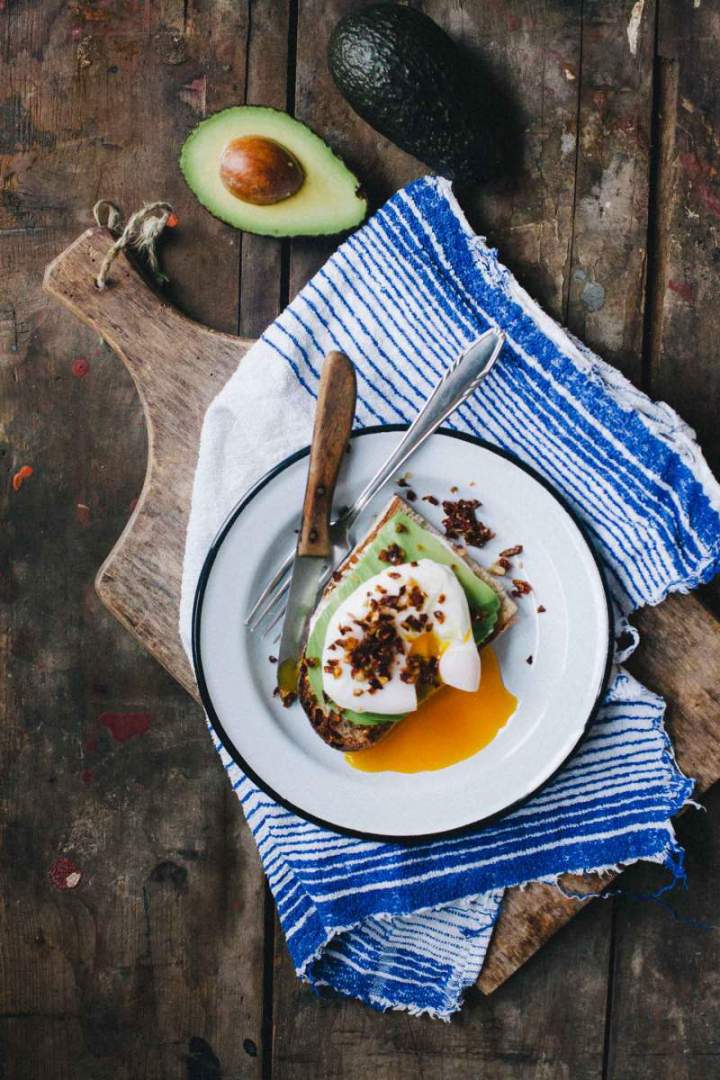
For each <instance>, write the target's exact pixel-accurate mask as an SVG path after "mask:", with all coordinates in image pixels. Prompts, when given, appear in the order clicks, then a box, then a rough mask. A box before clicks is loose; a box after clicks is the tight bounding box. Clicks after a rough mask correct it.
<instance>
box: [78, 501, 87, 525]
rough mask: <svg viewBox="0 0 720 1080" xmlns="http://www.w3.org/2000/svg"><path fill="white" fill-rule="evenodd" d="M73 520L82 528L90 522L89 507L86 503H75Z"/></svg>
mask: <svg viewBox="0 0 720 1080" xmlns="http://www.w3.org/2000/svg"><path fill="white" fill-rule="evenodd" d="M75 520H76V521H77V523H78V525H82V526H83V528H86V527H87V526H88V525H89V524H90V507H89V506H88V505H87V503H75Z"/></svg>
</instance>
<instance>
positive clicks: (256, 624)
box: [248, 573, 292, 630]
mask: <svg viewBox="0 0 720 1080" xmlns="http://www.w3.org/2000/svg"><path fill="white" fill-rule="evenodd" d="M291 581H292V575H291V574H289V573H288V574H286V575H285V576H284V577H283V578H282V580H281V581H279V582H278V584H277V585H276V586H275V588H274V589H273V591H272V592H271V593H270V595H269V596H268V597H267V598H266V600H265V603H264V604H263V606H262V608H261V609H260V610H259V611H258V613H257V615H256V616H255V618H254V619H253V621H252V623H248V626H249V627H250V629H251V630H259V629H260V627H261V626H262V624H263V623H264V622H265V620H266V619H267V617H268V615H270V614H272V612H273V610H274V609H275V607H276V606H277V605H278V604H280V603H281V602H282V599H283V597H284V596H285V593H286V592H287V591H288V589H289V588H290V582H291ZM285 606H286V605H282V607H283V608H284V607H285ZM271 625H272V626H274V625H275V623H274V622H273V623H271Z"/></svg>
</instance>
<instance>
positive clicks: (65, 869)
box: [48, 855, 82, 892]
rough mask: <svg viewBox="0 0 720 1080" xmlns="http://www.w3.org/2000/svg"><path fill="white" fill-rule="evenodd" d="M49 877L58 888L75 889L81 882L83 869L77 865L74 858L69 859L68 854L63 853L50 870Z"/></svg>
mask: <svg viewBox="0 0 720 1080" xmlns="http://www.w3.org/2000/svg"><path fill="white" fill-rule="evenodd" d="M48 877H49V878H50V882H51V884H52V885H54V886H55V888H56V889H59V890H60V891H61V892H64V891H65V890H66V889H74V888H76V887H77V886H78V885H79V884H80V880H81V878H82V870H80V868H79V867H78V866H76V865H75V863H74V862H73V861H72V859H68V857H67V855H61V856H60V858H59V859H56V860H55V862H54V863H53V864H52V866H51V867H50V869H49V870H48Z"/></svg>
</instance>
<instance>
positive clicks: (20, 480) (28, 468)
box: [12, 465, 33, 491]
mask: <svg viewBox="0 0 720 1080" xmlns="http://www.w3.org/2000/svg"><path fill="white" fill-rule="evenodd" d="M32 474H33V468H32V465H21V466H20V468H19V469H18V471H17V472H16V473H15V475H14V476H13V478H12V489H13V491H19V490H20V488H21V487H22V486H23V484H24V483H25V481H26V480H28V479H29V478H30V477H31V476H32Z"/></svg>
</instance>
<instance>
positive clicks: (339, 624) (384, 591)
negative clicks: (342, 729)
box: [322, 559, 480, 716]
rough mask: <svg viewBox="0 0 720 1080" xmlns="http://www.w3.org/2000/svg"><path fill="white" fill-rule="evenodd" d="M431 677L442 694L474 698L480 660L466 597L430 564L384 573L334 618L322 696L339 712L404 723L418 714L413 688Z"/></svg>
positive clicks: (450, 576)
mask: <svg viewBox="0 0 720 1080" xmlns="http://www.w3.org/2000/svg"><path fill="white" fill-rule="evenodd" d="M428 670H430V671H432V672H433V673H435V674H436V675H437V677H438V678H439V680H440V682H441V683H442V684H444V685H446V686H452V687H455V688H456V689H458V690H463V691H467V692H468V693H473V692H475V691H477V689H478V687H479V685H480V654H479V653H478V649H477V646H476V644H475V641H474V639H473V633H472V624H471V620H470V609H469V607H468V602H467V597H466V596H465V592H464V591H463V588H462V586H461V585H460V583H459V581H458V580H457V578H456V577H455V574H454V573H453V571H452V570H451V569H450V567H449V566H444V565H442V564H441V563H437V562H434V561H433V560H432V559H420V560H419V561H418V562H415V563H401V564H400V565H398V566H388V569H387V570H383V571H382V572H381V573H379V574H376V575H375V576H374V577H372V578H370V579H369V580H367V581H365V582H363V584H362V585H360V586H358V588H357V589H356V590H355V591H354V592H353V593H351V594H350V596H348V597H346V599H345V600H343V602H342V603H341V604H340V605H339V606H338V608H337V610H336V611H335V613H334V614H333V616H332V618H331V620H330V623H329V625H328V629H327V634H326V636H325V643H324V646H323V653H322V671H323V690H324V692H325V694H326V695H327V697H329V698H330V699H331V700H332V701H334V702H335V704H336V705H338V706H339V707H340V708H342V709H350V710H352V711H353V712H357V713H363V712H372V713H377V714H380V715H384V716H402V715H404V714H407V713H412V712H415V711H416V709H417V708H418V694H417V687H416V682H418V681H420V678H421V674H422V672H423V671H424V672H427V671H428ZM419 673H420V677H419Z"/></svg>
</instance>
